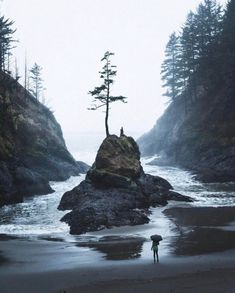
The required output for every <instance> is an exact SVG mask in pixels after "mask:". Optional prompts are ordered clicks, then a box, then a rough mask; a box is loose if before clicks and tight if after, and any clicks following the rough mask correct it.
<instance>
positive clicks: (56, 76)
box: [1, 0, 226, 148]
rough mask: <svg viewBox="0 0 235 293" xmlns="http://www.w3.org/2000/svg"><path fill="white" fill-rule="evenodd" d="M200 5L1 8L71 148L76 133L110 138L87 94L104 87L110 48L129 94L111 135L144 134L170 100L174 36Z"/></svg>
mask: <svg viewBox="0 0 235 293" xmlns="http://www.w3.org/2000/svg"><path fill="white" fill-rule="evenodd" d="M200 2H202V1H199V0H190V1H189V0H178V1H172V0H165V1H164V2H163V1H160V0H147V1H146V0H119V1H117V0H111V1H110V0H102V1H99V0H86V1H82V0H78V1H72V0H50V1H46V0H21V1H15V0H4V1H3V2H2V4H1V5H2V11H3V13H4V15H5V16H6V17H7V18H10V19H11V20H13V21H15V24H14V27H15V28H17V31H16V34H15V37H16V39H19V43H18V44H17V47H18V48H17V49H16V50H14V51H15V54H16V56H17V62H18V65H19V68H20V74H21V76H23V68H24V60H25V51H26V50H27V59H28V63H29V66H32V65H33V63H34V62H37V63H38V64H39V65H40V66H42V67H43V79H44V81H45V82H44V83H45V87H46V88H47V90H46V99H47V101H48V104H49V106H50V107H51V108H52V110H53V111H54V114H55V117H56V119H57V121H58V122H59V123H60V124H61V127H62V130H63V133H64V136H65V139H66V141H67V144H68V147H69V148H71V142H70V138H71V137H73V136H76V135H79V134H82V133H85V132H93V133H103V134H104V114H103V113H102V111H100V110H97V111H88V110H87V108H88V107H89V106H90V103H91V101H92V97H91V96H89V95H88V91H89V90H92V89H93V88H94V87H95V86H98V85H99V83H100V81H99V78H98V77H99V75H98V71H99V70H100V69H101V66H102V64H101V62H100V59H101V58H102V56H103V54H104V53H105V51H107V50H110V51H112V52H114V53H115V56H114V57H113V63H114V64H115V65H117V71H118V72H117V78H116V82H115V85H114V93H116V94H118V95H119V94H120V95H124V96H127V97H128V104H122V103H118V102H117V103H114V104H113V105H112V107H111V114H110V120H109V122H110V132H111V133H116V134H118V133H119V129H120V127H121V126H123V127H124V130H125V131H126V132H127V133H128V134H130V133H136V134H137V136H139V135H141V134H143V133H145V132H147V131H148V130H150V129H151V128H152V127H153V125H154V124H155V122H156V120H157V119H158V118H159V117H160V116H161V114H162V113H163V111H164V109H165V107H166V102H167V98H165V97H163V96H162V92H163V91H162V82H161V77H160V70H161V63H162V61H163V58H164V50H165V46H166V43H167V41H168V37H169V35H170V34H171V33H172V32H173V31H179V30H180V27H181V25H182V24H183V23H184V21H185V19H186V16H187V13H188V12H189V11H190V10H194V9H195V7H196V6H197V5H198V4H199V3H200ZM219 2H220V3H225V2H226V1H224V0H223V1H219ZM22 7H23V8H22ZM12 66H14V65H13V64H12ZM21 82H23V79H21ZM138 134H139V135H138Z"/></svg>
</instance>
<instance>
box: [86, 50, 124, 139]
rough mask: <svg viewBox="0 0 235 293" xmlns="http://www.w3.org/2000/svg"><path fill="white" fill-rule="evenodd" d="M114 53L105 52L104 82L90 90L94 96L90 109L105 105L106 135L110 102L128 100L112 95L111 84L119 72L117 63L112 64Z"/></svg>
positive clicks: (102, 77)
mask: <svg viewBox="0 0 235 293" xmlns="http://www.w3.org/2000/svg"><path fill="white" fill-rule="evenodd" d="M112 55H114V53H111V52H109V51H107V52H106V53H105V54H104V57H103V58H102V59H101V62H104V66H103V67H102V70H101V71H99V73H100V78H101V80H102V84H101V85H100V86H98V87H95V88H94V90H93V91H89V94H90V95H92V97H93V98H94V100H93V104H92V106H91V108H89V110H97V109H99V108H101V107H105V131H106V136H109V135H110V134H109V125H108V119H109V110H110V104H111V103H113V102H116V101H121V102H123V103H127V102H126V99H127V98H126V97H123V96H112V95H111V86H112V85H113V83H114V77H115V76H116V74H117V71H116V65H111V61H110V57H111V56H112Z"/></svg>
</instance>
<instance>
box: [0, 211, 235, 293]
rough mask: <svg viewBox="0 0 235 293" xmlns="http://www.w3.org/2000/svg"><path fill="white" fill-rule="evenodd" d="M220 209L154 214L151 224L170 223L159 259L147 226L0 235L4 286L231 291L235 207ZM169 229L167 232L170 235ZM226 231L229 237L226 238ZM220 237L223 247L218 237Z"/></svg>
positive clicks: (25, 290)
mask: <svg viewBox="0 0 235 293" xmlns="http://www.w3.org/2000/svg"><path fill="white" fill-rule="evenodd" d="M219 209H220V212H217V211H218V208H210V207H208V208H206V207H204V208H198V207H190V206H188V207H187V208H186V207H179V206H174V207H172V206H171V207H169V208H165V212H164V213H161V215H162V219H161V217H157V218H156V223H155V222H153V223H152V226H153V227H155V228H154V229H158V228H160V227H162V225H163V223H166V222H162V221H168V227H164V229H166V230H165V232H164V233H166V234H165V235H168V236H167V237H166V238H165V239H164V240H163V241H162V242H163V243H161V244H160V249H159V257H160V263H156V264H154V263H153V258H152V252H151V251H150V247H151V242H150V241H149V239H147V238H143V237H142V238H141V237H140V236H141V233H143V231H145V230H143V229H146V230H147V231H148V232H149V233H150V232H152V231H153V230H151V229H152V228H151V225H150V224H148V226H147V225H143V226H141V227H137V226H136V227H124V228H123V229H121V230H120V228H119V229H116V230H115V229H113V230H112V229H110V230H107V231H104V232H103V233H102V231H100V232H96V233H94V234H93V235H92V234H91V235H86V237H83V238H82V240H81V238H80V237H78V238H74V239H73V241H71V242H66V241H64V240H63V239H61V238H59V237H58V238H53V237H46V236H44V237H43V236H40V237H38V238H34V239H33V238H32V239H30V238H29V239H27V238H22V237H21V238H19V237H14V236H9V235H8V236H7V235H5V236H4V235H1V237H0V260H1V261H0V286H1V290H3V291H2V292H4V293H11V292H18V293H21V292H22V293H37V292H40V293H41V292H43V293H47V292H63V293H64V292H66V293H74V292H118V293H119V292H127V291H128V292H143V291H147V292H156V288H158V291H157V292H189V291H187V290H190V292H213V293H214V292H232V289H233V288H234V287H235V280H234V275H235V253H234V252H235V229H234V226H235V207H233V208H219ZM228 211H229V212H228ZM157 213H159V211H158V212H157ZM166 214H168V215H167V216H166ZM192 215H193V217H192ZM169 221H170V222H169ZM177 222H178V225H177V224H176V223H177ZM148 229H149V230H148ZM167 229H168V230H170V231H171V233H169V234H167V233H168V230H167ZM198 229H200V230H199V232H198ZM204 229H206V230H204ZM208 229H209V230H208ZM172 230H174V231H173V232H172ZM157 231H158V230H157ZM201 231H205V232H206V234H205V233H200V232H201ZM208 231H209V233H210V234H207V233H208ZM218 231H220V232H219V233H222V234H218ZM115 232H116V234H115ZM122 232H123V233H124V234H125V235H128V232H129V233H131V232H132V234H133V235H135V236H133V237H130V236H129V237H128V236H125V237H124V236H123V234H122ZM101 233H102V237H101ZM145 233H146V231H145ZM192 233H196V234H192ZM227 233H229V235H230V236H229V237H232V239H233V241H232V242H231V241H230V240H231V238H227V236H226V237H224V236H225V235H228V234H227ZM111 235H112V236H111ZM120 235H122V236H120ZM163 235H164V234H163ZM192 235H196V236H195V237H194V238H192ZM206 235H208V237H206ZM217 235H219V237H218V239H219V240H220V239H221V240H222V241H219V243H221V242H222V243H223V245H222V246H221V245H218V243H216V239H217ZM99 237H100V238H99ZM123 237H124V238H123ZM84 239H86V240H84ZM205 239H206V243H205ZM192 247H193V249H192ZM123 251H125V253H124V254H123ZM203 290H204V291H203Z"/></svg>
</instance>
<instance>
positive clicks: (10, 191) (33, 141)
mask: <svg viewBox="0 0 235 293" xmlns="http://www.w3.org/2000/svg"><path fill="white" fill-rule="evenodd" d="M0 112H1V113H0V120H1V121H0V206H1V205H4V204H10V203H15V202H20V201H22V200H23V197H25V196H29V195H37V194H38V195H39V194H46V193H50V192H52V191H53V190H52V189H51V187H50V186H49V181H50V180H55V181H59V180H65V179H67V178H68V177H69V176H71V175H78V174H79V172H80V170H82V171H84V170H85V169H86V166H81V164H79V163H77V162H76V161H75V160H74V158H73V157H72V156H71V154H70V153H69V152H68V150H67V148H66V145H65V142H64V139H63V135H62V131H61V128H60V125H59V124H58V123H57V121H56V120H55V117H54V115H53V113H52V112H51V111H50V110H49V109H48V108H47V107H46V106H44V105H42V104H41V103H40V102H39V101H37V100H36V99H35V98H34V97H33V96H32V95H31V94H30V93H29V92H27V91H26V90H25V89H24V88H23V87H22V86H21V85H20V84H19V83H17V82H16V81H14V80H13V79H12V78H11V77H9V76H7V75H5V74H3V73H1V74H0ZM81 168H82V169H81Z"/></svg>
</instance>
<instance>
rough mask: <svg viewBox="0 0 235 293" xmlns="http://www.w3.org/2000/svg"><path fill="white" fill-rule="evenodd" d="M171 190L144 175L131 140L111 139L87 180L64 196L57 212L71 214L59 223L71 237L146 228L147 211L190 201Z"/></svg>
mask: <svg viewBox="0 0 235 293" xmlns="http://www.w3.org/2000/svg"><path fill="white" fill-rule="evenodd" d="M172 189H173V188H172V186H171V185H170V183H169V182H168V181H166V180H165V179H163V178H161V177H158V176H152V175H148V174H145V173H144V171H143V168H142V166H141V163H140V151H139V148H138V145H137V143H136V142H135V140H134V139H133V138H132V137H127V136H125V135H122V136H120V137H118V136H116V135H110V136H109V137H107V138H106V139H105V140H104V141H103V143H102V144H101V146H100V148H99V150H98V153H97V156H96V159H95V162H94V164H93V166H92V167H91V168H90V170H89V171H88V173H87V176H86V179H85V180H84V181H83V182H81V183H80V184H79V185H78V186H77V187H75V188H74V189H73V190H71V191H68V192H66V193H65V194H64V195H63V197H62V199H61V202H60V205H59V207H58V209H59V210H72V211H70V212H69V213H68V214H66V215H65V216H64V217H63V218H62V219H61V220H62V221H63V222H66V223H68V225H69V226H70V233H71V234H82V233H85V232H88V231H97V230H101V229H104V228H111V227H113V226H124V225H139V224H145V223H148V222H149V218H148V215H149V210H148V209H149V207H151V206H159V205H166V204H167V200H170V199H174V200H182V201H191V199H190V198H189V197H187V196H182V195H180V194H177V193H175V192H173V191H171V190H172Z"/></svg>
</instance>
